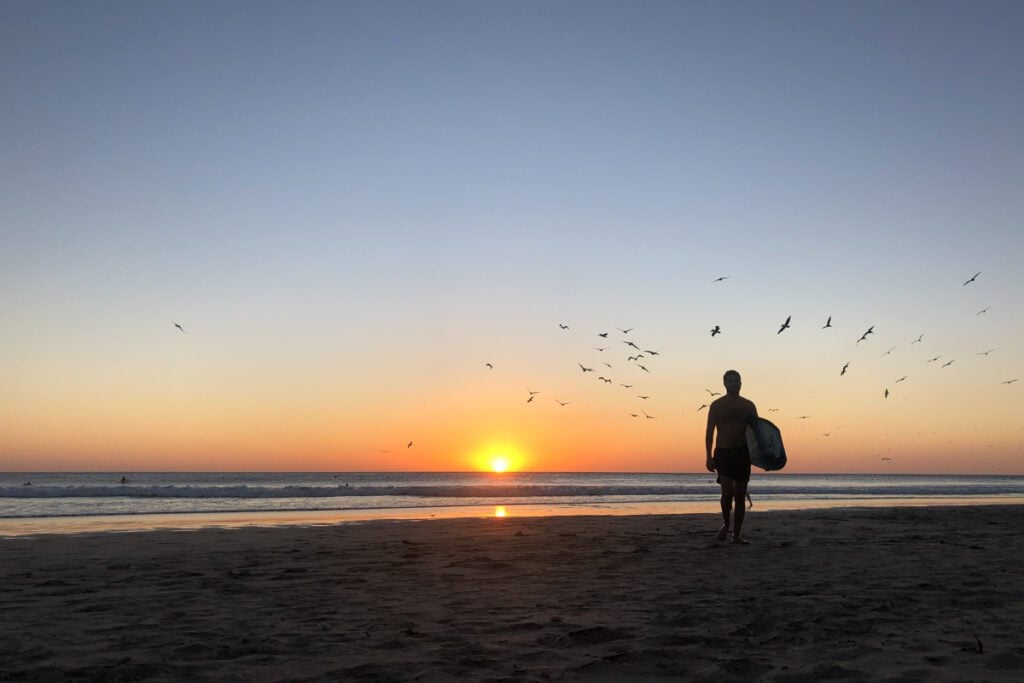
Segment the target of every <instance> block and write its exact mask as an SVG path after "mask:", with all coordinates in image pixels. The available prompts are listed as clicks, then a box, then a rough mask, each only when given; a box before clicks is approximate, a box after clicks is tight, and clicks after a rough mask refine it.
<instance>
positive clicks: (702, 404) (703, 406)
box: [697, 403, 708, 413]
mask: <svg viewBox="0 0 1024 683" xmlns="http://www.w3.org/2000/svg"><path fill="white" fill-rule="evenodd" d="M707 407H708V404H707V403H701V404H700V408H697V412H698V413H699V412H700V411H702V410H704V409H705V408H707Z"/></svg>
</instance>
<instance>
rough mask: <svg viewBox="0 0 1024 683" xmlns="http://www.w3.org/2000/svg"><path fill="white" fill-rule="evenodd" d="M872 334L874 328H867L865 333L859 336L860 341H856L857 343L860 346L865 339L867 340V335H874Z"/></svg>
mask: <svg viewBox="0 0 1024 683" xmlns="http://www.w3.org/2000/svg"><path fill="white" fill-rule="evenodd" d="M874 333H875V326H874V325H872V326H871V327H869V328H868V331H867V332H865V333H864V334H862V335H861V336H860V339H858V340H857V343H858V344H860V343H861V342H862V341H864V340H865V339H867V338H868V335H869V334H874Z"/></svg>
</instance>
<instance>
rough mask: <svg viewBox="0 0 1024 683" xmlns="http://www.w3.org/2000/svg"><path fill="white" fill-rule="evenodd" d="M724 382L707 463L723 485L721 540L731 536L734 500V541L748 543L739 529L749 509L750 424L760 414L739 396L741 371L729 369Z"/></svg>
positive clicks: (712, 417)
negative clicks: (730, 528)
mask: <svg viewBox="0 0 1024 683" xmlns="http://www.w3.org/2000/svg"><path fill="white" fill-rule="evenodd" d="M722 381H723V382H724V383H725V396H722V397H721V398H719V399H716V400H715V401H714V402H713V403H712V404H711V407H710V409H709V410H708V431H707V435H706V437H705V446H706V449H707V456H708V459H707V463H706V465H707V468H708V471H709V472H718V483H719V484H721V485H722V519H723V521H724V524H722V528H721V529H719V530H718V540H719V541H724V540H725V539H726V537H728V535H729V517H730V516H731V515H732V508H733V501H735V504H736V514H735V517H734V518H733V530H732V542H733V543H742V544H744V545H745V544H746V543H747V541H746V539H744V538H743V536H741V535H740V530H741V529H742V528H743V515H744V513H745V512H746V510H745V508H744V500H745V499H746V496H747V483H748V482H749V481H750V454H749V453H748V452H747V423H748V422H750V420H752V419H753V418H755V417H757V406H755V405H754V404H753V402H751V401H748V400H747V399H745V398H743V397H742V396H740V386H742V384H743V382H742V380H741V379H740V373H738V372H736V371H735V370H729V371H727V372H726V373H725V375H724V376H723V377H722ZM715 429H717V430H718V442H717V443H716V444H715V450H714V455H712V451H711V443H712V437H713V436H714V432H715Z"/></svg>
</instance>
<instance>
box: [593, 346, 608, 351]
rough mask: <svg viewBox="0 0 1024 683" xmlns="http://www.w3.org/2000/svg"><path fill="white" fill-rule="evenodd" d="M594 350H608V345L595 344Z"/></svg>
mask: <svg viewBox="0 0 1024 683" xmlns="http://www.w3.org/2000/svg"><path fill="white" fill-rule="evenodd" d="M594 350H595V351H607V350H608V347H607V346H595V347H594Z"/></svg>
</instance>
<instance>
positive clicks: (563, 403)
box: [555, 398, 569, 406]
mask: <svg viewBox="0 0 1024 683" xmlns="http://www.w3.org/2000/svg"><path fill="white" fill-rule="evenodd" d="M555 403H557V404H558V405H560V406H567V405H569V402H568V401H559V400H558V399H557V398H556V399H555Z"/></svg>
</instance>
